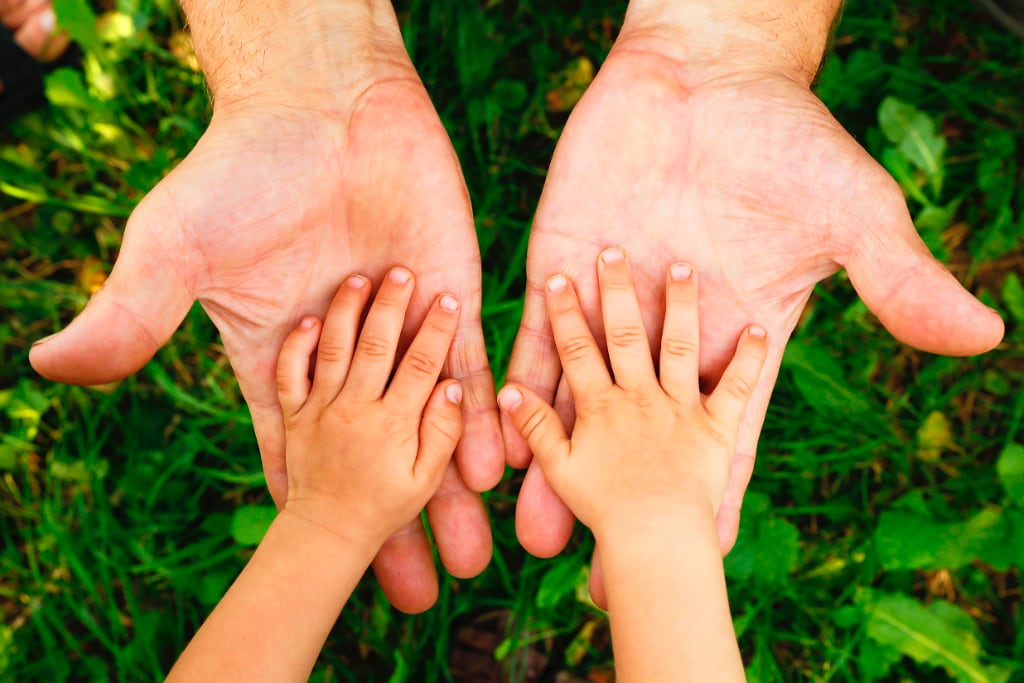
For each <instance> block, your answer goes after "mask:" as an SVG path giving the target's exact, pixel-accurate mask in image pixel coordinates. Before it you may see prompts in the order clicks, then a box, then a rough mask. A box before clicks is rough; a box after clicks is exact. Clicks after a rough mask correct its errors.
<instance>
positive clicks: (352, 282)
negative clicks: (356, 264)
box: [345, 275, 366, 289]
mask: <svg viewBox="0 0 1024 683" xmlns="http://www.w3.org/2000/svg"><path fill="white" fill-rule="evenodd" d="M345 284H346V285H348V286H349V287H351V288H352V289H362V288H363V287H365V286H366V278H365V277H363V276H362V275H352V276H350V277H349V278H348V280H346V281H345Z"/></svg>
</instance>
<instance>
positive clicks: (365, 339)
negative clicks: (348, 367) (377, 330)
mask: <svg viewBox="0 0 1024 683" xmlns="http://www.w3.org/2000/svg"><path fill="white" fill-rule="evenodd" d="M390 349H391V344H389V343H388V340H387V339H384V338H383V337H378V336H375V335H369V334H364V335H363V336H361V337H360V338H359V347H358V352H359V354H360V355H362V356H366V357H367V358H385V357H386V356H387V355H388V351H389V350H390Z"/></svg>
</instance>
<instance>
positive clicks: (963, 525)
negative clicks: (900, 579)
mask: <svg viewBox="0 0 1024 683" xmlns="http://www.w3.org/2000/svg"><path fill="white" fill-rule="evenodd" d="M1006 534H1007V525H1006V522H1005V520H1004V519H1003V516H1002V511H1001V510H999V509H998V508H985V509H984V510H981V511H980V512H978V513H977V514H975V515H974V516H973V517H971V518H970V519H969V520H967V521H966V522H954V523H943V522H934V521H932V520H930V519H928V518H926V517H922V516H921V515H918V514H915V513H913V512H907V511H903V510H886V511H884V512H883V513H882V514H881V516H880V518H879V521H878V528H877V529H876V530H875V535H874V544H875V553H876V555H877V557H878V561H879V562H880V563H881V564H882V566H883V567H885V568H886V569H889V570H899V569H956V568H958V567H963V566H964V565H966V564H969V563H970V562H972V561H973V560H975V559H977V558H978V557H979V556H980V555H982V554H983V553H984V552H985V550H986V548H988V547H990V546H992V545H994V544H1000V543H1002V542H1003V540H1004V539H1005V537H1006Z"/></svg>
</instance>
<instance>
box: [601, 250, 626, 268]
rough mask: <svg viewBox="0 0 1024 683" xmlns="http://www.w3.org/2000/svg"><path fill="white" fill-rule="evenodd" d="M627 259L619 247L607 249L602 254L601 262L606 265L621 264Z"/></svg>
mask: <svg viewBox="0 0 1024 683" xmlns="http://www.w3.org/2000/svg"><path fill="white" fill-rule="evenodd" d="M625 259H626V255H625V254H624V253H623V252H622V250H621V249H619V248H618V247H612V248H611V249H605V250H604V252H603V253H602V254H601V260H602V261H604V262H605V263H608V264H612V263H621V262H622V261H624V260H625Z"/></svg>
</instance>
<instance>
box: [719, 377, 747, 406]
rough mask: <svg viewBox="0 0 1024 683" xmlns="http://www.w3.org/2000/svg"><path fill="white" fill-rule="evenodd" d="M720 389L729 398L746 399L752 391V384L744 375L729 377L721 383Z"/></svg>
mask: <svg viewBox="0 0 1024 683" xmlns="http://www.w3.org/2000/svg"><path fill="white" fill-rule="evenodd" d="M722 390H723V391H725V395H726V396H728V397H729V398H732V399H735V400H737V401H746V400H747V398H748V397H749V396H750V395H751V394H752V393H754V385H753V384H752V383H751V382H750V381H749V380H747V379H746V378H744V377H730V378H729V379H727V380H726V381H725V382H723V383H722Z"/></svg>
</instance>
